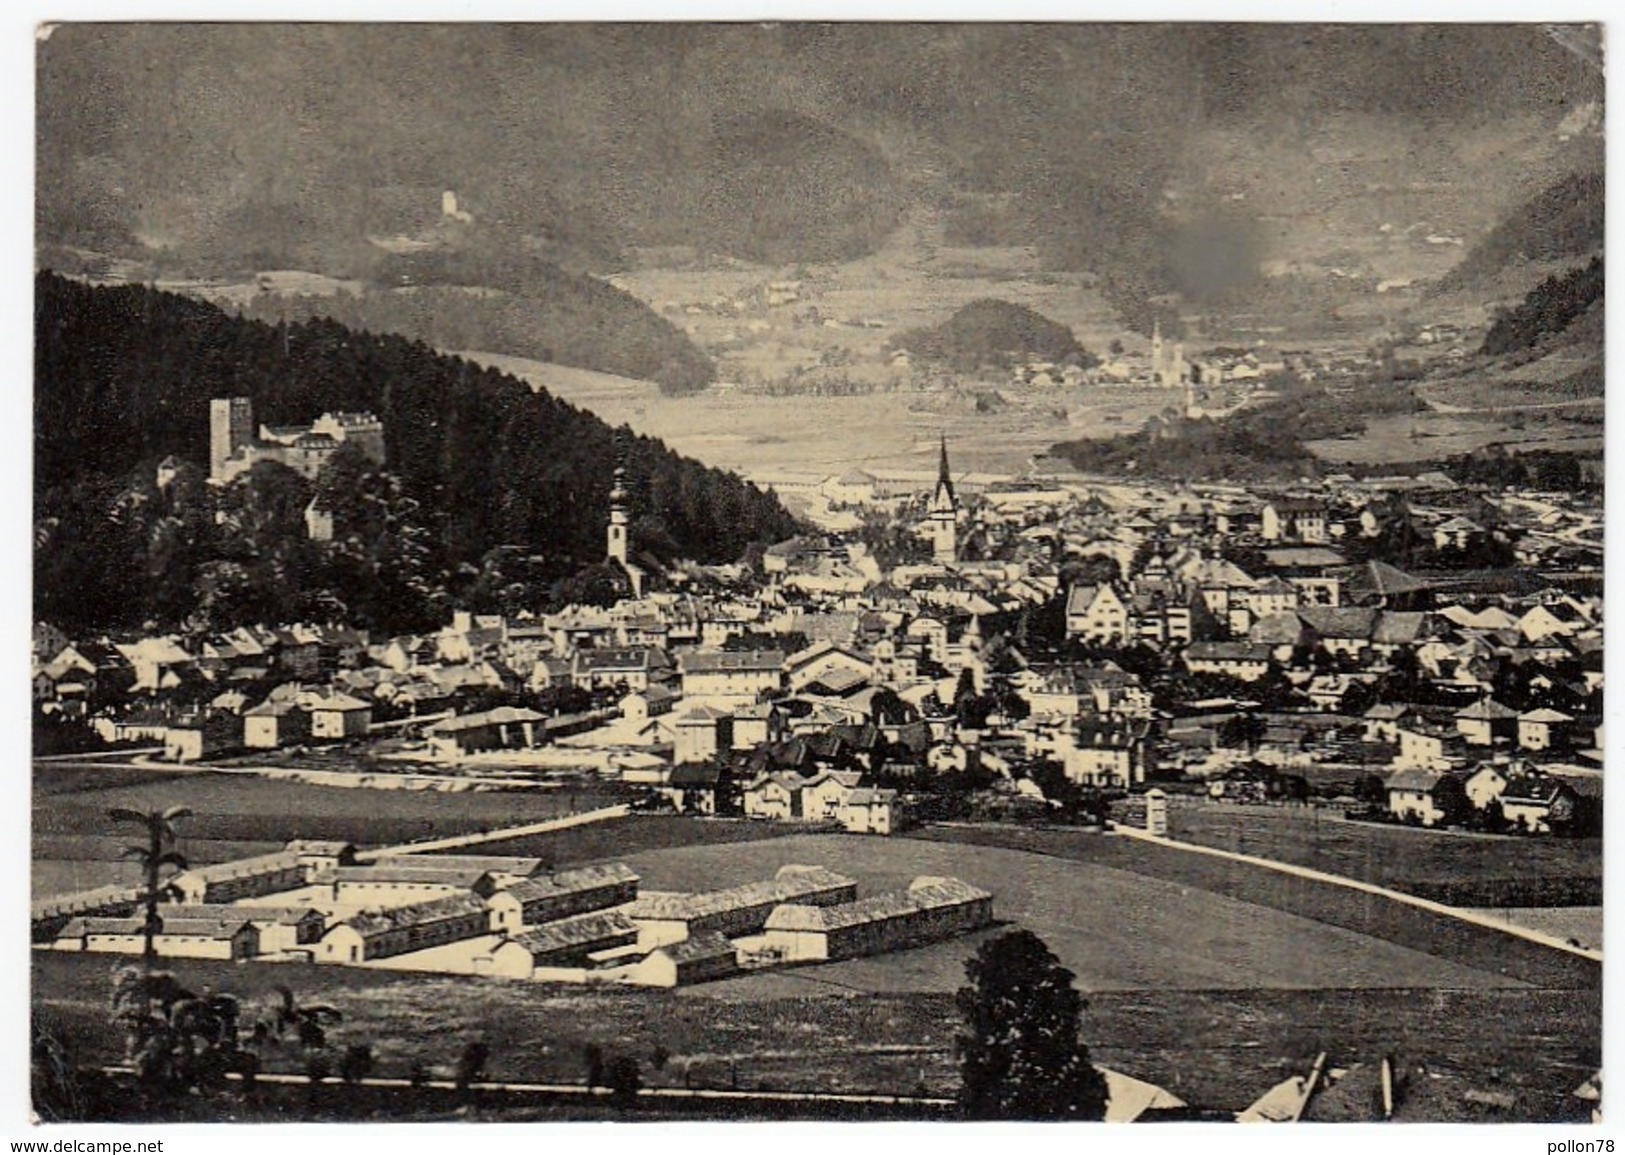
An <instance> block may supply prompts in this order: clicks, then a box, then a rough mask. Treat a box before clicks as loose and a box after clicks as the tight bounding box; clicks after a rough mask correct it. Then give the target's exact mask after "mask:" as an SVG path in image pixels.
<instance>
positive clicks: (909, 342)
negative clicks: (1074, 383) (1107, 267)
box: [891, 299, 1100, 373]
mask: <svg viewBox="0 0 1625 1155" xmlns="http://www.w3.org/2000/svg"><path fill="white" fill-rule="evenodd" d="M891 344H892V346H893V347H894V348H898V349H907V350H908V351H909V353H910V354H912V355H913V356H915V357H918V358H920V359H921V360H925V361H934V362H937V363H939V364H943V365H946V366H948V367H949V368H952V369H957V370H959V371H961V372H967V373H968V372H974V371H975V370H977V369H988V368H991V369H1007V368H1009V367H1010V366H1011V365H1012V364H1015V363H1016V362H1018V361H1020V360H1022V359H1023V358H1026V357H1028V356H1033V357H1040V358H1043V359H1045V360H1048V361H1056V362H1060V361H1066V360H1068V359H1071V360H1073V361H1076V362H1077V363H1078V364H1079V365H1082V366H1084V367H1086V368H1087V367H1088V366H1091V365H1097V364H1099V363H1100V359H1099V358H1098V357H1096V356H1094V355H1093V354H1092V353H1090V352H1089V351H1088V350H1087V349H1085V348H1084V347H1083V346H1082V345H1080V344H1079V343H1078V339H1077V337H1076V336H1074V335H1073V332H1072V330H1071V329H1068V328H1067V327H1066V326H1065V325H1062V324H1060V323H1058V322H1056V321H1052V320H1050V319H1049V318H1048V317H1045V316H1043V315H1042V314H1040V313H1035V312H1034V311H1033V310H1031V309H1029V308H1026V307H1025V306H1023V305H1013V304H1011V303H1010V302H1008V301H997V300H992V299H984V300H980V301H972V302H971V303H970V304H968V305H966V306H965V307H964V308H962V309H960V310H959V311H958V312H956V313H955V314H954V315H953V316H952V317H950V318H948V319H947V320H946V321H944V322H943V323H942V324H940V325H937V326H934V327H932V328H929V329H910V330H908V331H907V332H904V333H900V334H898V336H897V337H896V339H895V340H893V341H892V342H891Z"/></svg>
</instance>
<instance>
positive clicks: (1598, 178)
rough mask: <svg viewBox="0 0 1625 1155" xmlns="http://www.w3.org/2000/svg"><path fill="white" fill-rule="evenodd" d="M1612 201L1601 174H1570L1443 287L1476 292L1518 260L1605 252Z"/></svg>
mask: <svg viewBox="0 0 1625 1155" xmlns="http://www.w3.org/2000/svg"><path fill="white" fill-rule="evenodd" d="M1606 202H1607V195H1606V192H1605V189H1604V182H1603V175H1602V173H1600V172H1584V173H1571V174H1569V175H1568V176H1566V177H1564V178H1563V179H1562V180H1560V181H1558V182H1557V183H1556V184H1554V185H1552V186H1550V187H1549V188H1545V189H1542V190H1541V191H1540V192H1539V193H1537V194H1536V195H1535V196H1533V197H1531V198H1529V200H1527V201H1525V202H1524V203H1522V204H1520V205H1519V206H1518V207H1517V208H1515V209H1513V210H1512V211H1511V212H1509V213H1507V214H1506V216H1505V217H1503V218H1502V220H1501V222H1500V223H1499V224H1497V225H1496V226H1495V228H1493V229H1491V230H1490V232H1489V233H1488V234H1487V235H1486V236H1485V237H1484V238H1483V239H1482V240H1480V241H1479V242H1478V243H1477V244H1475V245H1473V247H1472V248H1471V249H1469V250H1468V251H1467V255H1466V256H1465V257H1463V258H1462V261H1461V264H1459V265H1457V266H1456V267H1455V268H1454V269H1452V270H1450V274H1449V275H1448V276H1446V277H1445V278H1444V280H1443V281H1442V282H1440V285H1439V288H1440V289H1441V290H1449V289H1455V288H1473V287H1477V286H1479V285H1480V284H1482V283H1484V282H1485V281H1486V280H1487V279H1488V278H1490V277H1492V276H1493V275H1494V274H1495V273H1497V272H1499V271H1500V270H1501V269H1503V268H1505V267H1506V266H1507V265H1510V264H1512V263H1514V262H1516V261H1560V260H1562V259H1563V258H1565V257H1584V256H1587V255H1588V254H1590V253H1591V252H1593V251H1594V250H1597V249H1600V248H1602V243H1603V208H1604V206H1605V204H1606Z"/></svg>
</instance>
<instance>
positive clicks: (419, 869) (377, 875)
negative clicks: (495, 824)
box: [321, 860, 498, 907]
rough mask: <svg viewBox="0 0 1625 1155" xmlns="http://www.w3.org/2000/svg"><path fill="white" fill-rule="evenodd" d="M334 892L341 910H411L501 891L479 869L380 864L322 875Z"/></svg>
mask: <svg viewBox="0 0 1625 1155" xmlns="http://www.w3.org/2000/svg"><path fill="white" fill-rule="evenodd" d="M321 882H322V883H323V884H324V885H330V886H332V888H333V902H334V904H335V905H338V906H350V907H362V906H412V905H415V904H417V903H422V902H426V901H428V900H430V899H436V898H448V897H452V896H456V895H468V894H474V895H478V896H479V897H480V898H482V899H483V898H489V897H490V896H491V895H493V894H495V893H496V891H497V889H498V887H497V883H496V879H494V878H493V877H492V876H491V872H490V871H488V870H481V869H480V868H479V867H461V868H459V867H451V866H448V867H437V866H429V865H427V864H426V862H425V864H424V865H419V863H418V862H417V861H416V860H414V861H411V862H398V861H395V862H380V863H377V864H376V865H373V866H341V867H339V868H338V869H336V870H333V871H330V872H328V873H327V874H325V875H323V876H322V878H321Z"/></svg>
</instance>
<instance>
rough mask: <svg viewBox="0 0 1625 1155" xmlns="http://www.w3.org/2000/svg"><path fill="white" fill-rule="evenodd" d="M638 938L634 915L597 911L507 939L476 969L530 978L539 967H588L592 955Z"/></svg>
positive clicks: (487, 972) (478, 971) (483, 957)
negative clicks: (628, 916) (629, 916)
mask: <svg viewBox="0 0 1625 1155" xmlns="http://www.w3.org/2000/svg"><path fill="white" fill-rule="evenodd" d="M637 941H638V928H637V925H636V924H635V923H633V922H632V920H631V919H629V918H627V917H626V916H625V915H624V914H621V913H620V912H619V911H613V910H612V911H595V912H594V913H592V914H583V915H579V916H578V917H576V918H565V919H560V920H559V921H557V922H550V923H547V924H546V925H545V926H540V927H537V928H535V929H534V930H528V931H526V932H524V933H523V934H518V935H515V936H514V937H512V938H509V939H504V940H503V941H502V942H500V943H498V944H497V945H496V946H495V947H493V948H492V949H491V952H490V954H489V955H485V956H480V957H479V958H477V959H476V962H475V964H474V966H475V971H476V973H484V974H493V975H503V976H506V977H509V978H517V979H528V978H531V977H532V976H533V975H534V973H535V971H536V969H537V968H538V967H585V966H587V965H588V964H590V963H591V962H592V958H591V956H592V955H595V954H597V953H598V952H600V951H606V950H615V949H616V948H618V947H624V946H631V945H632V944H634V943H636V942H637Z"/></svg>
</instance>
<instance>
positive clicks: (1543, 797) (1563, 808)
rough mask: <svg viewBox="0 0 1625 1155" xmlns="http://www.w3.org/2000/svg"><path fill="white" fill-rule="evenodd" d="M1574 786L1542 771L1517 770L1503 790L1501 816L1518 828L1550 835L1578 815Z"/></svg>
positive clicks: (1532, 832)
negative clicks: (1553, 828)
mask: <svg viewBox="0 0 1625 1155" xmlns="http://www.w3.org/2000/svg"><path fill="white" fill-rule="evenodd" d="M1575 798H1576V795H1575V792H1574V788H1573V787H1571V786H1569V785H1568V784H1567V783H1565V782H1563V781H1562V780H1561V779H1558V778H1554V777H1552V776H1551V775H1549V774H1541V773H1539V772H1538V771H1537V772H1534V773H1529V772H1527V770H1526V771H1525V772H1522V773H1514V774H1512V775H1510V776H1509V777H1508V779H1507V782H1506V786H1505V787H1504V788H1503V789H1502V791H1501V815H1502V817H1503V818H1505V819H1506V820H1507V822H1509V823H1510V824H1511V825H1512V826H1513V828H1514V829H1518V830H1526V831H1528V832H1530V833H1531V834H1547V833H1550V832H1551V829H1552V825H1553V824H1554V823H1555V824H1557V825H1559V826H1561V825H1562V824H1563V823H1565V822H1568V821H1569V820H1570V819H1572V818H1573V817H1574V804H1575Z"/></svg>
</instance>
